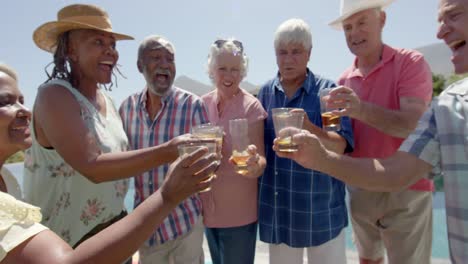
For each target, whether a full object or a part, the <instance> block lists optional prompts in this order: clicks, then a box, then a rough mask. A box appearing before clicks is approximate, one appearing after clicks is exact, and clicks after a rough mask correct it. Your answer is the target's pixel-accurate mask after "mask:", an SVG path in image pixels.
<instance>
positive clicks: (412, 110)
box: [330, 0, 434, 264]
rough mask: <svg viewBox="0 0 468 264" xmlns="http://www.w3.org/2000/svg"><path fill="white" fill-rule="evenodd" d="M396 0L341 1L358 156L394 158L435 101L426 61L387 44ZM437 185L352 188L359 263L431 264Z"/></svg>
mask: <svg viewBox="0 0 468 264" xmlns="http://www.w3.org/2000/svg"><path fill="white" fill-rule="evenodd" d="M391 2H393V0H342V1H341V16H340V17H339V18H338V19H336V20H335V21H333V22H331V23H330V26H332V27H334V28H336V29H342V30H343V31H344V34H345V38H346V42H347V45H348V48H349V50H350V51H351V52H352V53H353V54H354V55H356V58H355V60H354V63H353V64H352V65H351V66H350V67H349V68H348V69H346V70H345V71H344V72H343V74H342V75H341V76H340V78H339V81H338V82H339V84H340V85H342V86H341V87H339V88H338V89H339V91H340V92H341V93H342V95H341V96H342V99H343V100H346V102H347V104H346V106H347V107H346V108H345V109H343V111H342V112H341V114H342V115H343V116H349V117H351V118H352V124H353V131H354V137H355V138H354V140H355V148H354V152H353V153H352V154H351V155H352V156H353V157H370V158H387V157H389V156H391V155H392V154H394V153H395V152H396V151H397V150H398V148H399V146H400V145H401V143H402V142H403V140H404V139H405V138H406V137H407V136H408V135H409V134H410V133H411V132H412V131H413V130H414V129H415V128H416V126H417V123H418V120H419V118H420V117H421V115H422V114H423V113H424V111H425V110H426V108H427V107H428V103H429V101H430V100H431V96H432V77H431V71H430V68H429V66H428V64H427V63H426V62H425V60H424V58H423V56H422V55H421V54H420V53H418V52H416V51H413V50H408V49H397V48H392V47H390V46H388V45H385V44H384V43H383V42H382V30H383V27H384V25H385V19H386V14H385V12H383V11H382V10H383V8H384V7H386V6H387V5H389V4H390V3H391ZM433 188H434V186H433V183H432V181H430V180H428V179H425V178H424V179H421V180H419V181H418V182H416V183H415V184H414V185H412V186H411V187H410V188H409V189H407V190H404V191H400V192H393V193H388V192H370V191H365V190H362V189H358V188H353V187H351V186H350V187H349V192H350V210H351V220H352V225H353V230H354V235H355V241H356V246H357V248H358V251H359V256H360V263H361V264H363V263H372V264H374V263H383V256H384V253H385V251H384V249H386V251H387V256H388V259H389V262H390V263H391V264H392V263H398V264H402V263H403V264H404V263H430V257H431V244H432V196H431V195H432V193H431V192H432V191H433Z"/></svg>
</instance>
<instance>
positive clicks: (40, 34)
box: [33, 4, 133, 53]
mask: <svg viewBox="0 0 468 264" xmlns="http://www.w3.org/2000/svg"><path fill="white" fill-rule="evenodd" d="M73 29H95V30H99V31H104V32H109V33H112V34H113V35H114V36H115V39H116V40H123V39H133V37H131V36H128V35H124V34H119V33H115V32H114V31H112V25H111V22H110V19H109V16H108V15H107V13H106V11H104V10H103V9H101V8H99V7H97V6H93V5H85V4H76V5H69V6H66V7H64V8H62V9H60V11H59V12H58V13H57V21H51V22H47V23H45V24H43V25H42V26H40V27H38V28H37V29H36V30H35V31H34V34H33V39H34V43H36V45H37V46H38V47H39V48H41V49H43V50H45V51H48V52H51V53H54V52H55V48H56V46H57V39H58V37H59V36H60V34H62V33H64V32H67V31H69V30H73Z"/></svg>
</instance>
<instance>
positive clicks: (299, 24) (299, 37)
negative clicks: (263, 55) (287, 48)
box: [274, 18, 312, 50]
mask: <svg viewBox="0 0 468 264" xmlns="http://www.w3.org/2000/svg"><path fill="white" fill-rule="evenodd" d="M288 43H297V44H302V46H303V47H304V48H305V49H307V50H309V49H311V48H312V33H311V32H310V27H309V25H307V23H306V22H305V21H304V20H302V19H299V18H291V19H288V20H286V21H284V22H283V23H282V24H281V25H280V26H279V27H278V29H276V32H275V43H274V44H275V49H277V48H278V47H279V46H280V44H288Z"/></svg>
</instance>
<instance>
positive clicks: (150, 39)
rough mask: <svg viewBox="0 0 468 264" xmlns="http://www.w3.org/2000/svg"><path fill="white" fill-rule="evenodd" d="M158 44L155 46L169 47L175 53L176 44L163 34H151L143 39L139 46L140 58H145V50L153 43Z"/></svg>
mask: <svg viewBox="0 0 468 264" xmlns="http://www.w3.org/2000/svg"><path fill="white" fill-rule="evenodd" d="M154 44H157V45H156V46H155V47H154V48H165V49H167V50H168V51H169V52H170V53H172V54H175V48H174V45H173V44H172V43H171V42H170V41H169V40H167V39H166V38H165V37H163V36H159V35H150V36H147V37H146V38H145V39H143V41H142V42H141V43H140V46H139V47H138V60H141V59H142V58H143V52H144V51H145V50H146V49H147V48H148V47H149V46H151V45H154Z"/></svg>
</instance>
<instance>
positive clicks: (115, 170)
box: [77, 143, 177, 183]
mask: <svg viewBox="0 0 468 264" xmlns="http://www.w3.org/2000/svg"><path fill="white" fill-rule="evenodd" d="M176 158H177V153H174V151H173V148H171V147H169V146H168V145H167V144H166V143H164V144H161V145H158V146H154V147H151V148H144V149H138V150H132V151H126V152H118V153H105V154H100V155H98V156H97V157H95V158H92V159H90V160H88V161H87V162H86V163H85V164H81V166H80V165H79V166H78V168H77V170H78V171H80V173H82V174H83V175H84V176H85V177H87V178H88V179H89V180H91V181H92V182H95V183H101V182H107V181H113V180H119V179H124V178H128V177H132V176H135V175H137V174H140V173H143V172H146V171H148V170H150V169H152V168H155V167H158V166H161V165H163V164H166V163H170V162H172V161H174V160H175V159H176Z"/></svg>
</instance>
